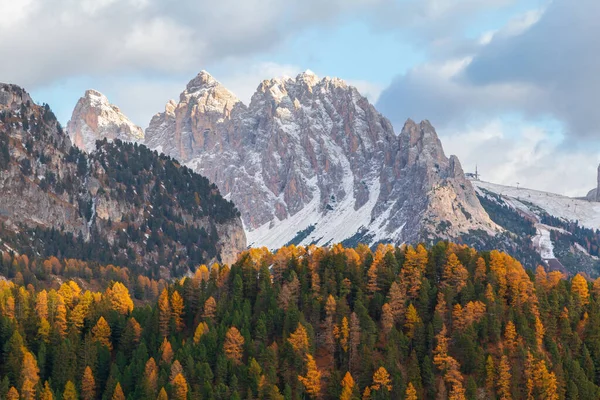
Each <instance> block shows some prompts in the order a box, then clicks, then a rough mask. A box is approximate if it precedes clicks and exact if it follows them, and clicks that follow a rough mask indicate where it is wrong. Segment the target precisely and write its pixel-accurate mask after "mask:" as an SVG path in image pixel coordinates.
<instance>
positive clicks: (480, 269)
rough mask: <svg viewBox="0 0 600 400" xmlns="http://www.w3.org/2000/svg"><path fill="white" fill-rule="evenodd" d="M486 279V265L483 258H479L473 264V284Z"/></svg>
mask: <svg viewBox="0 0 600 400" xmlns="http://www.w3.org/2000/svg"><path fill="white" fill-rule="evenodd" d="M486 277H487V265H486V264H485V260H484V259H483V257H479V258H478V259H477V262H476V263H475V282H483V281H484V280H485V279H486Z"/></svg>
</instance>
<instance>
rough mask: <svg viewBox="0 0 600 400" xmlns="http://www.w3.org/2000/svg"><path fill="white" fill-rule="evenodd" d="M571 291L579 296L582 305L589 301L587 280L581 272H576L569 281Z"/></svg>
mask: <svg viewBox="0 0 600 400" xmlns="http://www.w3.org/2000/svg"><path fill="white" fill-rule="evenodd" d="M571 292H572V293H574V294H575V295H577V296H578V297H579V301H580V303H581V304H582V305H586V304H587V303H589V302H590V300H589V299H590V292H589V290H588V283H587V280H586V279H585V278H584V277H583V275H581V274H577V275H575V276H574V277H573V280H572V281H571Z"/></svg>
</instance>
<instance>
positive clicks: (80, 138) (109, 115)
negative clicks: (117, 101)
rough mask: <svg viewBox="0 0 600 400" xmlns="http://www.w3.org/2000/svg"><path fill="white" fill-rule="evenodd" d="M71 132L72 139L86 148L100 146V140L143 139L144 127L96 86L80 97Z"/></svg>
mask: <svg viewBox="0 0 600 400" xmlns="http://www.w3.org/2000/svg"><path fill="white" fill-rule="evenodd" d="M67 132H68V133H69V136H70V137H71V141H72V143H73V144H74V145H75V146H77V147H78V148H80V149H81V150H83V151H86V152H88V153H89V152H92V151H94V150H95V149H96V141H97V140H102V139H104V138H106V139H107V140H109V141H112V140H115V139H120V140H122V141H125V142H143V141H144V131H143V130H142V128H140V127H139V126H137V125H135V124H134V123H132V122H131V121H130V120H129V119H128V118H127V117H126V116H125V115H124V114H123V113H122V112H121V110H120V109H119V107H117V106H115V105H113V104H110V102H109V101H108V99H107V98H106V96H104V95H103V94H102V93H100V92H98V91H96V90H87V91H86V92H85V94H84V96H83V97H82V98H80V99H79V101H78V102H77V105H76V106H75V109H74V110H73V115H72V116H71V120H70V121H69V122H68V123H67Z"/></svg>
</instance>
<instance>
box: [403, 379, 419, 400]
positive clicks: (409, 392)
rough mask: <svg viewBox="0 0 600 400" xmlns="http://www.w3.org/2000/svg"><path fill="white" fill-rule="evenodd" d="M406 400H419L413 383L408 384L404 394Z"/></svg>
mask: <svg viewBox="0 0 600 400" xmlns="http://www.w3.org/2000/svg"><path fill="white" fill-rule="evenodd" d="M404 400H418V397H417V389H415V387H414V386H413V384H412V382H408V386H407V387H406V393H405V394H404Z"/></svg>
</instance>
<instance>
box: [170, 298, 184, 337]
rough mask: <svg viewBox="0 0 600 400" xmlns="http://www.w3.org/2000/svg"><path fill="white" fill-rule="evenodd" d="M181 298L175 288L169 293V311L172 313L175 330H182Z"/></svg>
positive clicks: (182, 305)
mask: <svg viewBox="0 0 600 400" xmlns="http://www.w3.org/2000/svg"><path fill="white" fill-rule="evenodd" d="M183 308H184V304H183V298H182V297H181V295H180V294H179V292H178V291H177V290H175V291H173V294H172V295H171V312H172V314H173V321H174V322H175V330H177V332H181V331H182V330H183V328H184V327H185V326H184V323H183Z"/></svg>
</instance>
